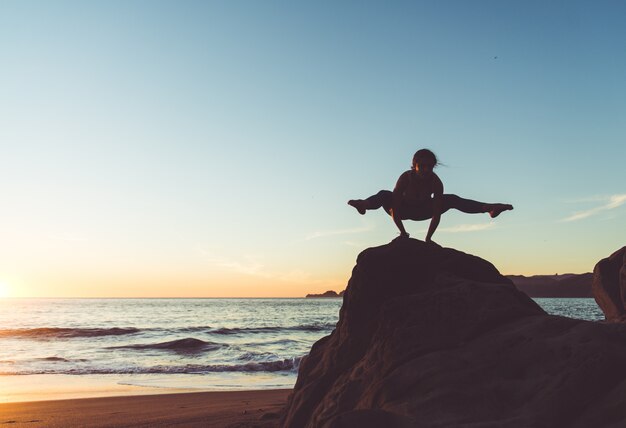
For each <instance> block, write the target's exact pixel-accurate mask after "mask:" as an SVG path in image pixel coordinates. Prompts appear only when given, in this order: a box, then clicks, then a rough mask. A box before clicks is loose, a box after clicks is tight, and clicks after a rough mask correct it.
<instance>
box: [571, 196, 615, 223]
mask: <svg viewBox="0 0 626 428" xmlns="http://www.w3.org/2000/svg"><path fill="white" fill-rule="evenodd" d="M592 200H599V201H602V202H603V204H602V205H600V206H598V207H594V208H590V209H588V210H584V211H577V212H575V213H574V214H572V215H570V216H568V217H565V218H564V219H561V221H563V222H570V221H577V220H582V219H584V218H588V217H591V216H594V215H596V214H600V213H602V212H604V211H609V210H613V209H615V208H618V207H621V206H622V205H624V203H626V193H622V194H619V195H611V196H606V197H597V198H595V197H594V198H593V199H592Z"/></svg>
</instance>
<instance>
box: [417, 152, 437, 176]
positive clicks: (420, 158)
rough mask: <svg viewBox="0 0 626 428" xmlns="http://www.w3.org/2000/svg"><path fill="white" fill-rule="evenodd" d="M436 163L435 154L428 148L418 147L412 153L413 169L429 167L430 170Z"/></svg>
mask: <svg viewBox="0 0 626 428" xmlns="http://www.w3.org/2000/svg"><path fill="white" fill-rule="evenodd" d="M437 165H439V162H437V156H435V154H434V153H433V152H431V151H430V150H428V149H420V150H418V151H416V152H415V154H414V155H413V169H416V170H419V169H430V170H431V171H432V170H433V169H434V168H435V167H436V166H437ZM416 167H418V168H416Z"/></svg>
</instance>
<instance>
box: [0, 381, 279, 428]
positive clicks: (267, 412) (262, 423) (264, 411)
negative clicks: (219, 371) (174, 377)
mask: <svg viewBox="0 0 626 428" xmlns="http://www.w3.org/2000/svg"><path fill="white" fill-rule="evenodd" d="M290 392H291V390H290V389H278V390H262V391H219V392H193V393H179V394H160V395H139V396H137V395H136V396H125V397H103V398H81V399H72V400H52V401H33V402H21V403H2V404H0V427H7V428H15V427H63V428H67V427H131V426H132V427H165V426H168V427H170V426H180V427H231V428H243V427H263V428H270V427H277V426H278V413H279V412H280V410H281V409H282V408H283V406H284V405H285V402H286V400H287V396H288V395H289V393H290Z"/></svg>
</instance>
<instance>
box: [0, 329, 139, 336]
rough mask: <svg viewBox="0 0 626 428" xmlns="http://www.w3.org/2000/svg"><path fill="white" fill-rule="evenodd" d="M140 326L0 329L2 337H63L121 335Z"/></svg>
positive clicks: (133, 331) (136, 330)
mask: <svg viewBox="0 0 626 428" xmlns="http://www.w3.org/2000/svg"><path fill="white" fill-rule="evenodd" d="M139 331H140V330H139V329H138V328H133V327H128V328H123V327H112V328H58V327H40V328H15V329H5V330H0V338H12V337H13V338H20V339H63V338H76V337H100V336H121V335H125V334H135V333H139Z"/></svg>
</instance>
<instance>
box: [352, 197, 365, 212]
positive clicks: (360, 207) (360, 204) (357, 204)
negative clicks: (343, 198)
mask: <svg viewBox="0 0 626 428" xmlns="http://www.w3.org/2000/svg"><path fill="white" fill-rule="evenodd" d="M348 205H350V206H353V207H354V208H356V210H357V211H358V212H359V214H361V215H363V214H365V201H364V200H363V199H350V200H349V201H348Z"/></svg>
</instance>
